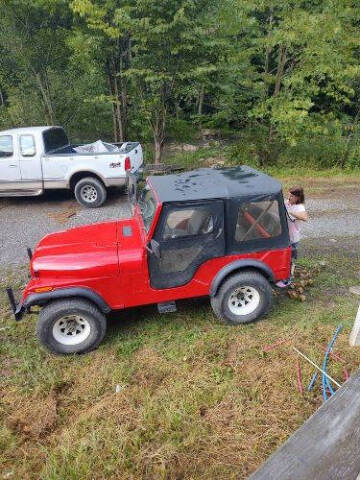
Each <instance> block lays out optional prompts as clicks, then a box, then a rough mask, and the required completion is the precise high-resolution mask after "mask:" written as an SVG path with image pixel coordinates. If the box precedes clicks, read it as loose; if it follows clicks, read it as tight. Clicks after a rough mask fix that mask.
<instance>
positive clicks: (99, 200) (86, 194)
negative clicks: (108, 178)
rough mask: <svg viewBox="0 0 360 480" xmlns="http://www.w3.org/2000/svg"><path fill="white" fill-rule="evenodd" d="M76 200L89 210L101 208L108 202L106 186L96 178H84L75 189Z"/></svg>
mask: <svg viewBox="0 0 360 480" xmlns="http://www.w3.org/2000/svg"><path fill="white" fill-rule="evenodd" d="M74 193H75V198H76V200H77V201H78V202H79V203H81V205H84V207H88V208H96V207H100V206H101V205H102V204H103V203H104V202H105V200H106V188H105V186H104V184H103V183H102V182H101V181H100V180H98V179H97V178H94V177H86V178H82V179H81V180H79V181H78V182H77V184H76V185H75V189H74Z"/></svg>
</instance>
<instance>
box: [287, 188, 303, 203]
mask: <svg viewBox="0 0 360 480" xmlns="http://www.w3.org/2000/svg"><path fill="white" fill-rule="evenodd" d="M289 192H290V193H291V195H294V197H296V198H297V200H296V204H299V203H305V195H304V189H303V188H302V187H293V188H290V190H289Z"/></svg>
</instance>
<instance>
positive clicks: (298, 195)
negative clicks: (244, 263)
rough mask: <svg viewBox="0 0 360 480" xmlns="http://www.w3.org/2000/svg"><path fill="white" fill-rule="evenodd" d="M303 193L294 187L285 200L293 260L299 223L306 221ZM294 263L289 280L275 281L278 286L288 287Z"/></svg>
mask: <svg viewBox="0 0 360 480" xmlns="http://www.w3.org/2000/svg"><path fill="white" fill-rule="evenodd" d="M304 204H305V195H304V189H303V188H302V187H294V188H291V189H290V190H289V198H288V199H287V200H285V207H286V210H287V214H288V226H289V236H290V244H291V247H292V252H291V256H292V258H293V259H294V260H295V259H296V258H297V246H298V243H299V241H300V238H301V235H300V230H301V223H302V222H306V221H307V219H308V214H307V213H306V210H305V205H304ZM294 269H295V265H294V263H293V264H292V267H291V277H290V279H289V280H286V281H280V282H277V284H276V285H277V286H278V287H280V288H284V287H288V286H289V285H290V283H291V278H292V276H293V275H294Z"/></svg>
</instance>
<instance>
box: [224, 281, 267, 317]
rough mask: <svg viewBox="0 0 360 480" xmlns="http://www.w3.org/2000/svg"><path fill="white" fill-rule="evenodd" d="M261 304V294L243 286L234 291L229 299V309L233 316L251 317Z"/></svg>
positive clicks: (252, 288)
mask: <svg viewBox="0 0 360 480" xmlns="http://www.w3.org/2000/svg"><path fill="white" fill-rule="evenodd" d="M259 303H260V294H259V292H258V290H257V289H256V288H254V287H249V286H243V287H238V288H236V289H234V290H233V292H232V293H231V295H230V296H229V299H228V308H229V310H230V312H231V313H232V314H233V315H239V316H241V315H249V314H250V313H253V312H254V311H255V310H256V309H257V307H258V306H259Z"/></svg>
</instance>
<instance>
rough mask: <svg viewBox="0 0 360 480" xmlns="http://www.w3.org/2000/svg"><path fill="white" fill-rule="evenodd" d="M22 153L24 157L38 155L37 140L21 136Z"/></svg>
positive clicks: (28, 136)
mask: <svg viewBox="0 0 360 480" xmlns="http://www.w3.org/2000/svg"><path fill="white" fill-rule="evenodd" d="M20 152H21V155H22V156H23V157H33V156H34V155H36V147H35V139H34V137H33V135H21V136H20Z"/></svg>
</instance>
